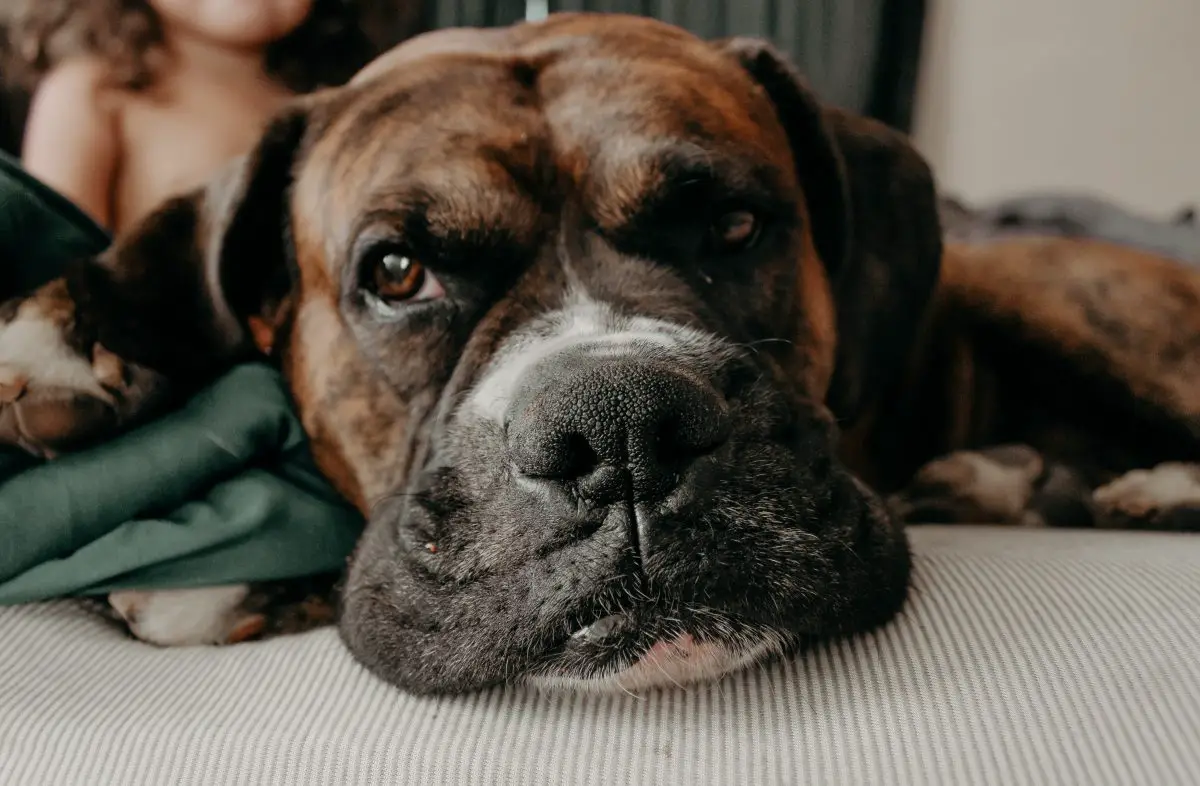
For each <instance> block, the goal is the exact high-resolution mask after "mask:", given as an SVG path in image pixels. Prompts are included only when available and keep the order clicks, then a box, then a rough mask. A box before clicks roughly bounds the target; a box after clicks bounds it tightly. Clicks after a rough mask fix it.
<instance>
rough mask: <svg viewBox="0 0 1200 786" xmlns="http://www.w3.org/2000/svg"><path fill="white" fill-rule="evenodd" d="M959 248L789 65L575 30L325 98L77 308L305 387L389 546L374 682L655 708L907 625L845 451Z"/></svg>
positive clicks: (365, 79)
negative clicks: (798, 649)
mask: <svg viewBox="0 0 1200 786" xmlns="http://www.w3.org/2000/svg"><path fill="white" fill-rule="evenodd" d="M940 250H941V249H940V240H939V232H938V225H937V216H936V205H935V198H934V189H933V185H932V182H931V178H930V174H929V172H928V170H927V168H926V166H925V164H924V163H923V162H922V160H921V159H920V157H919V156H918V155H917V154H916V153H915V152H914V151H913V150H912V149H911V148H910V146H909V145H908V144H907V142H905V141H904V140H903V139H902V138H901V137H900V136H899V135H897V134H895V133H892V132H890V131H888V130H886V129H885V128H883V127H882V126H880V125H878V124H876V123H873V122H869V121H866V120H863V119H861V118H857V117H853V116H850V115H848V114H845V113H842V112H839V111H835V110H831V109H827V108H823V107H822V106H821V105H820V104H819V103H818V102H817V100H816V99H815V98H814V96H813V94H812V93H811V92H810V91H809V90H808V89H807V88H806V87H805V85H804V84H803V82H802V81H801V80H800V79H799V78H798V77H797V75H796V74H795V72H794V71H793V70H792V69H791V68H790V67H789V66H788V65H787V64H786V63H785V62H784V61H783V60H782V59H781V58H780V57H779V56H778V55H777V54H776V53H775V52H774V51H773V50H772V49H771V48H769V47H768V46H766V45H765V44H763V43H761V42H755V41H749V40H740V39H735V40H726V41H721V42H704V41H701V40H699V39H697V38H694V37H692V36H691V35H689V34H687V33H685V32H683V31H681V30H678V29H676V28H673V27H670V26H668V25H664V24H661V23H658V22H654V21H650V20H646V19H641V18H633V17H620V16H612V17H597V16H589V15H564V16H557V17H551V19H550V20H548V21H546V22H543V23H539V24H529V25H520V26H517V27H513V28H508V29H501V30H491V31H446V32H439V33H434V34H430V35H428V36H424V37H421V38H418V39H414V40H413V41H411V42H409V43H407V44H405V45H402V46H401V47H399V48H398V49H396V50H394V51H393V52H391V53H390V54H388V55H386V56H385V57H384V58H382V59H381V60H379V61H377V62H376V63H375V64H373V65H372V66H370V67H368V68H367V69H366V71H364V72H363V73H362V74H360V75H359V77H357V78H356V79H355V80H354V81H353V82H352V83H351V84H350V85H348V86H346V87H343V88H340V89H337V90H332V91H328V92H325V93H320V94H316V95H313V96H309V97H306V98H304V99H302V100H300V101H299V102H298V103H297V104H296V105H295V106H294V107H292V108H291V109H289V110H288V111H286V112H285V113H283V115H281V116H280V117H279V118H278V119H277V120H276V121H275V123H274V124H273V125H272V127H271V128H270V130H269V131H268V132H267V133H266V134H265V136H264V138H263V140H262V142H261V144H260V145H259V146H258V149H257V150H256V151H255V152H254V153H253V154H251V155H250V156H248V157H247V158H246V160H245V161H243V162H241V163H239V164H238V165H237V166H235V167H234V168H233V169H232V170H231V171H230V172H229V173H228V174H227V175H225V176H223V177H222V178H219V179H218V180H217V181H215V182H214V184H213V185H212V186H210V187H209V188H208V189H207V190H206V191H205V192H204V193H201V194H197V195H193V196H191V197H187V198H183V199H179V200H176V201H174V202H173V203H171V204H168V205H166V206H164V207H163V208H162V209H161V210H160V211H158V213H157V214H156V215H155V216H153V217H152V218H150V219H149V220H148V221H147V222H146V223H145V224H144V225H143V226H142V228H141V229H139V230H138V231H137V232H136V233H134V234H133V235H131V236H130V237H129V238H127V239H126V240H125V241H124V242H122V243H120V244H119V245H118V247H117V248H115V249H114V250H113V252H112V253H111V254H110V255H109V256H108V257H107V258H106V260H104V262H103V264H101V265H99V266H96V267H95V268H93V269H92V271H91V273H90V274H85V275H83V277H82V279H84V280H82V283H79V282H77V283H76V284H75V285H74V286H75V287H76V289H78V290H82V291H86V292H87V293H90V295H88V297H89V298H90V300H91V301H93V302H95V301H97V300H105V299H107V301H108V302H113V303H121V304H122V305H121V308H127V309H132V310H131V311H127V312H122V313H131V314H133V313H141V314H143V315H144V314H145V313H146V312H147V311H148V310H153V311H154V313H155V314H156V316H155V317H154V319H155V320H157V321H156V327H155V329H154V330H147V328H146V327H145V326H144V324H143V325H141V326H139V323H138V322H137V320H136V319H132V318H126V319H125V322H124V324H125V326H126V327H125V328H124V329H121V330H118V329H115V328H104V327H103V325H102V327H101V328H100V330H101V333H104V331H105V330H107V331H108V334H107V335H103V336H102V338H103V339H104V340H103V343H104V346H106V347H108V348H110V349H111V350H112V351H114V352H116V353H117V354H118V355H121V356H122V357H125V358H127V359H130V360H133V361H136V362H137V363H138V364H141V365H144V366H147V367H150V368H154V369H157V370H159V371H161V372H162V373H164V374H166V375H167V376H168V377H172V376H174V377H178V378H180V379H184V378H199V377H203V376H204V375H205V374H206V373H208V371H207V369H209V368H211V367H215V366H216V365H218V364H219V363H220V362H222V361H221V358H222V357H227V356H228V353H230V352H233V351H234V348H236V347H238V346H241V345H243V344H244V343H247V341H248V339H247V337H248V336H253V339H254V340H255V341H256V343H257V344H258V345H259V346H260V347H261V348H263V349H266V350H268V351H269V352H270V353H271V354H273V355H274V356H275V357H277V358H278V360H279V362H280V364H281V367H282V369H283V370H284V373H285V375H286V376H287V378H288V381H289V383H290V385H291V389H292V390H293V392H294V396H295V400H296V404H297V407H298V410H299V412H300V414H301V417H302V420H303V422H304V424H305V427H306V429H307V430H308V432H309V434H310V436H311V441H312V446H313V450H314V453H315V455H316V457H317V459H318V461H319V463H320V465H321V467H322V468H323V470H324V471H325V472H326V474H327V475H328V476H329V477H330V479H331V480H332V481H333V482H334V483H335V484H336V485H337V486H338V487H339V489H340V490H341V491H342V492H343V493H344V494H345V495H346V496H348V497H349V498H350V499H352V500H354V501H356V502H357V504H358V505H359V506H360V507H361V508H362V510H363V511H364V512H365V513H366V514H367V516H368V517H369V524H368V528H367V532H366V535H365V536H364V539H363V541H362V543H361V544H360V547H359V549H358V551H357V553H356V554H355V556H354V559H353V563H352V566H351V569H350V573H349V576H348V579H347V582H346V586H345V590H344V596H343V608H342V618H341V620H342V621H341V626H342V632H343V636H344V638H345V640H346V642H347V643H348V645H349V646H350V648H351V649H352V650H353V651H354V653H355V654H356V656H357V657H358V658H359V659H360V660H361V661H362V662H363V663H365V664H366V665H367V666H369V667H370V668H371V669H372V670H373V671H375V672H376V673H378V674H380V675H382V676H383V677H385V678H386V679H388V680H390V681H393V682H395V683H398V684H400V685H402V686H404V687H405V688H407V689H410V690H414V691H421V692H431V691H439V692H440V691H456V690H467V689H473V688H477V687H481V686H484V685H488V684H494V683H499V682H515V681H522V680H530V679H531V680H534V681H540V682H542V683H547V684H564V683H565V684H575V685H581V686H599V687H603V686H620V687H625V688H634V687H638V686H645V685H650V684H657V683H670V682H682V681H685V680H692V679H699V678H708V677H713V676H716V675H718V674H720V673H722V672H725V671H728V670H730V669H733V668H738V667H740V666H743V665H745V664H748V663H750V662H753V661H756V660H758V659H761V658H764V657H766V656H767V655H768V654H770V653H777V652H780V651H782V650H785V649H788V648H791V647H793V646H795V645H797V644H798V643H800V642H803V641H805V640H808V639H810V638H812V637H823V636H830V635H838V634H845V633H850V632H854V631H859V630H863V629H866V628H868V627H870V626H873V625H876V624H878V623H880V622H882V621H884V620H886V619H888V618H889V617H890V616H891V615H893V614H894V613H895V611H896V610H897V609H898V607H899V606H900V605H901V604H902V602H903V599H904V596H905V589H906V585H907V578H908V568H909V558H908V553H907V547H906V541H905V539H904V536H903V534H902V532H901V531H900V530H899V528H898V527H897V526H896V525H895V524H893V523H892V522H891V521H890V520H889V519H888V517H887V515H886V514H885V513H884V512H883V510H882V509H881V507H880V504H879V503H878V501H877V500H876V498H875V497H874V496H873V495H872V493H871V492H870V491H869V490H867V489H866V488H865V487H864V486H863V485H862V484H861V483H859V482H858V481H856V480H855V479H854V478H853V477H852V476H851V475H850V474H849V472H848V471H847V470H846V469H845V468H844V466H843V465H842V464H841V463H840V462H839V460H838V458H837V457H836V455H835V452H836V442H837V435H838V428H839V424H840V425H844V424H845V422H847V421H852V420H854V419H855V418H856V417H857V416H858V415H859V414H860V413H861V412H862V411H863V410H864V409H865V408H866V407H868V406H869V405H870V403H871V401H872V398H873V397H875V396H878V395H885V394H886V392H887V391H888V386H889V384H890V383H892V382H893V381H894V380H895V379H896V377H897V376H898V374H899V373H900V371H901V367H902V364H903V363H904V361H905V350H906V348H907V346H908V344H909V342H911V340H912V339H913V336H914V334H915V332H916V330H917V323H918V321H919V319H920V317H921V314H922V312H923V310H924V307H925V303H926V300H927V299H928V297H929V295H930V293H931V290H932V288H933V286H934V283H935V279H936V275H937V270H938V264H939V258H940ZM163 266H171V267H173V269H174V270H175V271H176V272H174V273H167V272H162V270H161V269H162V268H163ZM131 271H133V272H131ZM156 271H158V272H156ZM89 275H90V276H91V278H90V279H89V278H88V276H89ZM135 280H136V281H140V282H142V284H141V285H138V286H135V285H134V284H133V283H131V282H134V281H135ZM97 292H105V293H107V294H105V295H103V297H100V296H97V294H96V293H97ZM138 292H140V293H142V294H140V295H139V294H136V293H138ZM146 293H152V294H150V295H148V294H146ZM196 293H201V294H200V295H199V296H198V295H197V294H196ZM80 297H83V295H81V296H80ZM134 301H136V302H134ZM151 301H153V302H154V303H157V304H159V305H158V307H155V308H152V307H151V306H152V304H151ZM96 319H98V320H99V322H100V323H104V324H107V322H112V323H114V324H116V323H118V322H121V320H120V319H117V318H116V317H111V318H101V317H97V318H96ZM106 320H107V322H106ZM247 325H250V326H251V328H250V329H248V328H247Z"/></svg>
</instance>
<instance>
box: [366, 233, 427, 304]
mask: <svg viewBox="0 0 1200 786" xmlns="http://www.w3.org/2000/svg"><path fill="white" fill-rule="evenodd" d="M365 262H366V270H365V271H364V272H365V273H366V275H365V278H366V284H367V286H366V289H367V292H368V294H369V295H370V296H371V301H372V305H375V306H376V307H377V308H381V309H384V310H387V311H389V312H390V311H393V310H395V309H396V308H397V307H399V306H400V305H401V304H404V303H411V302H415V301H419V300H433V299H435V298H439V297H442V296H443V295H445V294H446V292H445V290H444V289H443V288H442V285H441V283H440V282H439V281H438V280H437V278H435V277H434V275H433V273H430V272H429V270H428V269H427V268H426V267H425V266H424V265H423V264H421V262H420V261H419V260H417V259H416V258H414V257H413V256H411V255H410V254H408V253H407V252H405V251H403V250H400V249H395V248H383V249H380V250H378V251H375V252H373V253H371V254H370V255H369V256H368V258H367V259H366V260H365Z"/></svg>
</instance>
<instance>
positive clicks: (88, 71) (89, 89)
mask: <svg viewBox="0 0 1200 786" xmlns="http://www.w3.org/2000/svg"><path fill="white" fill-rule="evenodd" d="M121 93H122V91H120V90H118V89H117V88H115V87H113V86H112V85H111V84H110V83H109V80H108V69H107V67H106V65H105V64H104V63H103V62H101V61H100V60H97V59H94V58H86V57H80V58H74V59H71V60H67V61H66V62H64V63H62V64H61V65H58V66H56V67H55V68H53V69H52V70H50V71H49V72H48V73H47V74H46V75H45V76H44V77H42V80H41V82H39V84H38V86H37V90H36V91H35V92H34V96H33V106H32V107H31V112H33V111H36V110H37V109H38V108H39V107H41V108H52V109H54V110H56V111H62V112H64V113H71V114H75V115H82V114H85V113H87V114H92V115H96V114H108V113H111V112H113V111H114V110H115V109H116V108H117V105H118V103H119V101H120V97H121Z"/></svg>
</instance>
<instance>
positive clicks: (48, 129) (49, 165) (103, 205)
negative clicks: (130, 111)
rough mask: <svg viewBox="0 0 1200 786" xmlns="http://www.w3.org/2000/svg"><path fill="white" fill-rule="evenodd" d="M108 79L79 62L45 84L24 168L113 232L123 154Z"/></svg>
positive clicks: (30, 123)
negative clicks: (114, 200) (115, 193)
mask: <svg viewBox="0 0 1200 786" xmlns="http://www.w3.org/2000/svg"><path fill="white" fill-rule="evenodd" d="M103 77H104V72H103V68H102V66H101V65H100V64H99V63H96V62H93V61H89V60H75V61H68V62H66V63H63V64H62V65H60V66H58V67H57V68H55V69H54V70H52V71H51V72H50V73H48V74H47V75H46V76H45V77H44V78H43V79H42V82H41V84H40V85H39V86H38V88H37V91H36V92H35V93H34V96H33V101H32V103H31V105H30V109H29V117H28V119H27V120H26V125H25V140H24V143H23V148H22V151H21V162H22V164H23V165H24V167H25V169H26V170H27V171H28V172H29V173H30V174H32V175H33V176H35V177H37V178H38V179H40V180H42V181H43V182H45V183H46V184H47V185H49V186H50V187H51V188H54V189H55V190H56V191H59V192H60V193H62V194H63V195H64V196H66V197H67V198H69V199H70V200H71V201H72V202H74V203H75V204H77V205H78V206H79V207H80V208H82V209H83V210H84V211H85V212H86V213H88V214H89V215H90V216H91V217H92V218H94V219H95V220H96V221H97V222H99V223H100V224H101V225H102V226H104V227H109V228H111V226H112V219H113V205H112V196H113V181H114V179H115V177H116V173H117V166H118V162H119V159H120V153H121V149H120V136H119V133H118V122H117V120H118V118H117V113H116V108H115V106H114V102H113V100H112V97H111V94H110V93H109V92H108V90H107V89H106V87H105V86H104V83H103Z"/></svg>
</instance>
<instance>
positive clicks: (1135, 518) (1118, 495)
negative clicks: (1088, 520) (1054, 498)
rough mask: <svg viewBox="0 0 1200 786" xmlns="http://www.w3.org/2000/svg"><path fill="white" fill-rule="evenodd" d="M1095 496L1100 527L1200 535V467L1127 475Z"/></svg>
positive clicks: (1177, 464) (1161, 467) (1156, 469)
mask: <svg viewBox="0 0 1200 786" xmlns="http://www.w3.org/2000/svg"><path fill="white" fill-rule="evenodd" d="M1093 496H1094V499H1095V503H1096V512H1097V516H1096V526H1098V527H1105V528H1108V529H1154V530H1170V531H1181V532H1197V531H1200V465H1196V464H1185V463H1180V462H1168V463H1166V464H1159V465H1158V466H1156V467H1154V468H1153V469H1138V470H1134V471H1132V472H1127V473H1125V474H1124V475H1122V476H1121V477H1119V478H1117V479H1116V480H1114V481H1112V482H1111V483H1108V484H1107V485H1104V486H1101V487H1100V488H1098V489H1096V491H1095V493H1094V495H1093Z"/></svg>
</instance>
